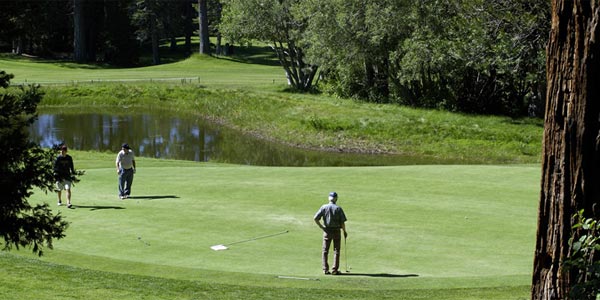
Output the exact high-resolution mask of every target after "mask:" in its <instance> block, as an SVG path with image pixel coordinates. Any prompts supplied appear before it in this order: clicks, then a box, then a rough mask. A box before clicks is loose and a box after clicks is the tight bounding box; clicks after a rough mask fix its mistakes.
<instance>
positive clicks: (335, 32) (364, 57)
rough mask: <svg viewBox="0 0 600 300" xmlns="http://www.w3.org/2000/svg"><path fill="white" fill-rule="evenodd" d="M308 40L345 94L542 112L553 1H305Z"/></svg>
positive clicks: (333, 87) (331, 83)
mask: <svg viewBox="0 0 600 300" xmlns="http://www.w3.org/2000/svg"><path fill="white" fill-rule="evenodd" d="M297 13H299V14H301V15H303V16H304V17H305V18H306V19H307V30H306V32H305V34H304V35H303V40H302V42H303V43H305V44H308V45H310V48H308V49H309V50H308V51H307V53H308V54H309V55H310V59H311V60H313V61H315V62H317V63H318V64H320V66H321V67H322V69H323V72H322V74H323V78H324V79H325V82H326V84H327V85H326V86H325V87H326V88H328V89H327V90H329V91H332V92H334V93H336V94H337V95H339V96H342V97H356V98H360V99H367V100H369V101H376V102H397V103H402V104H408V105H413V106H419V107H432V108H443V109H448V110H451V111H461V112H468V113H483V114H503V115H510V116H525V115H528V114H529V115H534V114H535V115H538V116H539V115H541V112H542V111H543V109H542V107H543V102H542V101H543V98H544V86H545V82H544V80H545V77H544V71H545V69H544V66H545V61H544V46H545V42H546V36H547V32H548V31H549V3H548V2H547V1H543V0H536V1H482V0H477V1H388V0H377V1H366V2H365V1H328V2H327V3H320V1H303V5H302V6H301V9H298V10H297Z"/></svg>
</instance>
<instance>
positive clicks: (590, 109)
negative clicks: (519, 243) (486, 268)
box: [532, 0, 600, 300]
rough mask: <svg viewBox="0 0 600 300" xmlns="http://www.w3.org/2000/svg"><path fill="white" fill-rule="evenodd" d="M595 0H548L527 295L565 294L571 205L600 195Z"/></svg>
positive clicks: (589, 213)
mask: <svg viewBox="0 0 600 300" xmlns="http://www.w3.org/2000/svg"><path fill="white" fill-rule="evenodd" d="M598 5H599V4H598V1H589V0H553V3H552V10H553V12H552V30H551V35H550V41H549V44H548V49H547V62H546V67H547V82H548V86H547V99H546V118H545V129H544V141H543V145H544V146H543V158H542V159H543V161H542V167H543V170H542V182H541V196H540V205H539V217H538V231H537V242H536V250H535V257H534V269H533V282H532V299H540V300H542V299H544V300H546V299H567V298H568V293H569V289H570V287H571V286H572V285H573V284H574V283H575V282H574V281H575V276H574V275H575V274H573V273H570V272H567V271H565V269H564V266H563V262H564V261H565V259H566V258H567V257H568V256H569V255H570V253H571V249H570V246H569V239H570V238H571V237H575V238H577V234H578V233H577V232H575V231H573V230H572V226H573V225H574V224H573V222H574V218H573V217H572V216H573V215H574V214H575V213H576V212H577V211H578V210H580V209H585V215H586V217H594V218H596V217H597V216H598V212H599V207H596V206H595V204H596V203H597V202H598V201H600V99H599V98H598V97H599V96H600V84H599V83H598V79H599V78H600V77H599V75H600V73H599V72H600V61H599V60H598V59H600V48H599V44H598V43H597V41H596V40H597V39H599V38H600V35H599V33H600V32H599V24H600V23H599V22H600V11H599V9H600V8H599V6H598Z"/></svg>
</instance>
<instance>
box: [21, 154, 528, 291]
mask: <svg viewBox="0 0 600 300" xmlns="http://www.w3.org/2000/svg"><path fill="white" fill-rule="evenodd" d="M72 155H73V156H74V159H75V163H76V167H78V168H80V169H86V175H85V176H83V177H82V181H81V182H80V183H79V184H77V185H76V186H75V187H74V189H73V203H74V205H75V208H74V209H67V208H66V207H64V206H61V207H57V206H56V196H55V195H53V194H47V195H46V194H44V193H41V192H37V193H36V194H35V195H34V196H33V197H32V202H38V203H39V202H49V203H50V204H51V205H52V207H53V208H54V209H55V210H56V211H59V212H60V213H61V214H62V215H63V216H64V217H65V218H66V220H67V221H68V222H70V227H69V229H68V230H67V237H66V238H64V239H62V240H59V241H56V242H55V244H54V250H48V251H46V254H45V255H44V256H43V257H42V258H41V259H42V260H44V261H48V262H52V263H59V264H66V265H72V266H77V267H82V268H87V269H94V270H102V271H109V272H117V273H127V274H138V275H151V276H162V277H167V278H178V279H193V280H202V278H210V280H211V281H217V282H223V283H227V282H228V280H232V279H228V278H231V277H232V276H231V274H236V275H235V276H233V277H234V278H235V284H242V285H243V284H248V285H261V286H265V285H266V286H269V285H274V286H278V285H290V284H291V285H302V286H306V285H309V286H313V285H319V284H321V283H322V282H323V281H331V282H336V283H334V285H333V286H331V287H337V288H344V289H373V288H386V289H403V288H428V289H429V288H436V287H439V288H444V287H452V288H472V287H479V286H485V287H494V286H498V287H500V286H522V285H528V284H529V283H530V278H531V277H530V276H531V275H530V274H531V269H532V258H533V250H534V241H535V224H536V211H537V202H538V198H539V195H538V194H539V176H540V175H539V166H532V165H519V166H490V165H481V166H472V165H471V166H454V165H451V166H439V165H436V166H422V165H421V166H397V167H317V168H288V167H256V166H234V165H220V164H209V163H196V162H181V161H167V160H152V159H144V158H140V159H138V172H137V174H136V176H135V179H134V186H133V193H132V196H133V197H132V198H130V199H127V200H123V201H122V200H119V198H118V197H117V176H116V173H115V170H114V167H113V158H112V156H111V155H110V154H98V156H100V157H101V159H103V160H105V161H106V164H105V166H102V165H103V162H98V161H78V157H77V153H75V154H72ZM330 191H336V192H338V194H339V202H338V204H339V205H340V206H342V207H343V208H344V210H345V212H346V215H347V217H348V223H347V228H348V232H349V236H348V239H347V248H346V249H345V250H343V253H342V254H347V255H342V263H341V265H342V270H344V269H345V267H346V260H345V258H346V257H347V259H348V260H347V263H348V266H349V268H350V270H349V271H350V272H349V273H347V275H354V276H341V277H332V276H323V275H322V274H321V267H320V244H321V233H320V231H319V229H318V228H317V226H316V225H315V224H314V223H313V221H312V217H313V215H314V213H315V212H316V211H317V209H318V208H319V206H320V205H322V204H324V203H326V201H327V194H328V193H329V192H330ZM285 230H288V231H289V232H287V233H282V234H277V233H281V232H283V231H285ZM273 234H277V235H274V236H270V237H265V238H260V239H256V240H250V241H246V242H242V243H237V244H232V245H230V246H229V249H228V250H223V251H214V250H212V249H211V248H210V247H211V246H213V245H218V244H224V245H228V244H230V243H232V242H237V241H244V240H247V239H252V238H255V237H261V236H264V235H273ZM245 274H246V275H245ZM278 276H287V277H297V278H300V279H301V280H294V278H291V279H290V278H281V277H278ZM257 278H261V280H260V281H257ZM307 278H308V279H319V281H313V280H305V279H307ZM399 278H402V280H396V279H399ZM348 283H351V284H348Z"/></svg>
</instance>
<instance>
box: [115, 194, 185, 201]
mask: <svg viewBox="0 0 600 300" xmlns="http://www.w3.org/2000/svg"><path fill="white" fill-rule="evenodd" d="M178 198H179V197H178V196H175V195H163V196H130V197H129V198H128V199H136V200H159V199H178ZM125 201H127V199H125Z"/></svg>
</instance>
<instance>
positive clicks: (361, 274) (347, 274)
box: [340, 272, 419, 278]
mask: <svg viewBox="0 0 600 300" xmlns="http://www.w3.org/2000/svg"><path fill="white" fill-rule="evenodd" d="M340 276H366V277H380V278H408V277H419V275H417V274H389V273H352V272H345V273H344V272H342V273H340Z"/></svg>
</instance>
